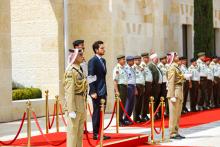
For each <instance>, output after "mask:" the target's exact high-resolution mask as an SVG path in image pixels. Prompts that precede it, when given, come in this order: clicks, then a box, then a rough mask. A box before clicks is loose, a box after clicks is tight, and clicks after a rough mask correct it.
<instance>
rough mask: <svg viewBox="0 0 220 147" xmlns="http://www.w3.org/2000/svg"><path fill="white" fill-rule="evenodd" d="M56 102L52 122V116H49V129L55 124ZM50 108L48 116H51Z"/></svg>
mask: <svg viewBox="0 0 220 147" xmlns="http://www.w3.org/2000/svg"><path fill="white" fill-rule="evenodd" d="M56 111H57V110H56V104H54V108H53V118H52V122H51V123H50V118H49V117H48V126H49V129H51V128H52V126H53V124H54V120H55V115H56ZM49 114H50V113H49V110H48V116H49Z"/></svg>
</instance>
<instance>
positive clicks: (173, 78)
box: [167, 63, 184, 137]
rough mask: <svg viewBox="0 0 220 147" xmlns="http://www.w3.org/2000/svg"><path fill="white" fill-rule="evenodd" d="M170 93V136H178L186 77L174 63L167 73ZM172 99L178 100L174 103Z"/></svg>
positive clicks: (168, 96) (168, 93)
mask: <svg viewBox="0 0 220 147" xmlns="http://www.w3.org/2000/svg"><path fill="white" fill-rule="evenodd" d="M167 80H168V92H167V98H168V99H169V129H170V136H171V137H172V136H175V135H178V130H179V120H180V116H181V111H182V103H183V82H184V76H183V74H182V72H181V70H180V69H179V67H178V64H177V63H172V64H171V66H170V67H169V69H168V71H167ZM171 98H176V102H173V101H172V100H171Z"/></svg>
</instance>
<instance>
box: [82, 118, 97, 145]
mask: <svg viewBox="0 0 220 147" xmlns="http://www.w3.org/2000/svg"><path fill="white" fill-rule="evenodd" d="M84 127H85V134H86V140H87V142H88V143H89V145H90V146H92V147H95V145H93V144H92V143H91V141H90V138H89V135H88V134H89V131H88V129H87V125H86V122H84Z"/></svg>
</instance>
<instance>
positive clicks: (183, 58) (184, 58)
mask: <svg viewBox="0 0 220 147" xmlns="http://www.w3.org/2000/svg"><path fill="white" fill-rule="evenodd" d="M179 60H187V58H186V57H180V58H179Z"/></svg>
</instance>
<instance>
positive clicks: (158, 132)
mask: <svg viewBox="0 0 220 147" xmlns="http://www.w3.org/2000/svg"><path fill="white" fill-rule="evenodd" d="M160 107H161V104H160V105H159V106H158V107H157V110H156V111H155V113H154V115H156V114H157V113H158V112H159V108H160ZM161 114H163V111H162V112H161ZM162 119H163V118H161V124H160V130H159V131H158V130H157V129H156V128H155V126H154V131H155V132H156V133H157V134H160V133H161V131H162V123H163V121H162Z"/></svg>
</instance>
